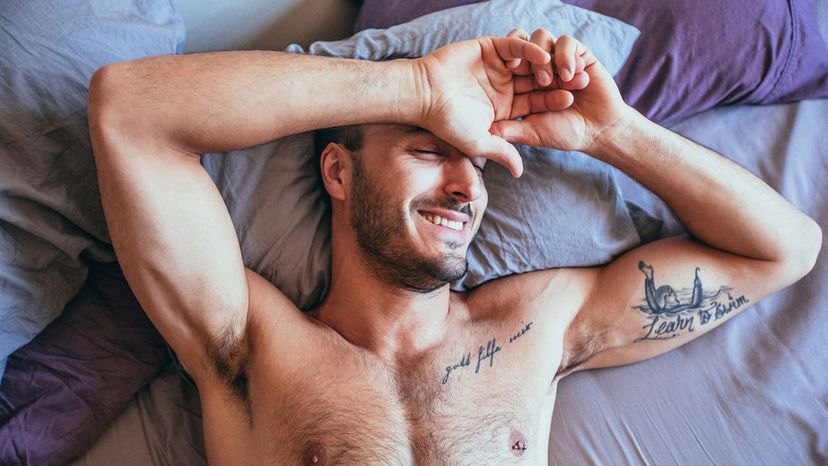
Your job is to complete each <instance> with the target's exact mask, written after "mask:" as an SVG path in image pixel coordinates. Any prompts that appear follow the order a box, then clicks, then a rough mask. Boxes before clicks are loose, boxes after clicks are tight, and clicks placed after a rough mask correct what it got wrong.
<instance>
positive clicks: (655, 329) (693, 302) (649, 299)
mask: <svg viewBox="0 0 828 466" xmlns="http://www.w3.org/2000/svg"><path fill="white" fill-rule="evenodd" d="M638 269H639V270H641V271H642V272H643V273H644V277H645V278H644V296H645V300H644V304H642V305H639V306H633V308H634V309H637V310H638V311H640V312H642V313H644V314H646V316H647V323H646V324H645V325H644V326H643V327H641V328H642V329H643V330H644V331H645V334H644V336H642V337H639V338H637V339H636V340H634V343H638V342H639V341H643V340H668V339H670V338H675V337H677V336H679V334H680V333H681V332H686V333H691V332H695V331H696V329H698V328H700V327H701V326H705V325H709V324H711V323H713V322H715V321H717V320H719V319H722V318H724V317H725V316H727V315H728V314H730V313H731V312H733V311H735V310H737V309H739V308H741V307H742V306H744V305H745V304H748V303H749V302H750V300H749V299H748V298H746V297H745V295H741V296H739V297H736V298H734V297H733V295H731V294H730V292H731V291H733V288H730V287H727V286H722V287H719V289H717V290H708V291H705V290H704V288H703V287H702V281H701V277H700V276H699V273H700V272H701V269H700V268H699V267H696V277H695V279H694V280H693V287H692V289H691V288H682V289H680V290H678V291H676V290H674V289H673V287H671V286H670V285H662V286H660V287H658V288H656V287H655V279H654V273H653V267H652V266H651V265H647V264H645V263H644V262H643V261H641V262H639V263H638ZM691 290H692V291H691ZM725 298H726V299H725Z"/></svg>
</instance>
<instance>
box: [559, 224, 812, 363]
mask: <svg viewBox="0 0 828 466" xmlns="http://www.w3.org/2000/svg"><path fill="white" fill-rule="evenodd" d="M802 275H804V272H803V271H802V267H800V264H797V262H796V261H794V260H791V261H786V262H775V261H764V260H757V259H751V258H747V257H743V256H739V255H735V254H731V253H728V252H725V251H722V250H719V249H715V248H712V247H709V246H706V245H704V244H702V243H700V242H698V241H696V240H694V239H692V238H691V237H689V236H682V237H673V238H667V239H663V240H660V241H656V242H653V243H650V244H647V245H644V246H641V247H639V248H636V249H634V250H632V251H630V252H628V253H626V254H624V255H623V256H621V257H619V258H618V259H616V260H615V261H613V262H612V263H610V264H609V265H607V266H606V267H604V268H596V269H593V271H592V274H591V279H590V280H591V286H590V287H589V292H588V296H587V298H586V299H585V300H584V304H583V306H582V307H581V308H580V309H579V310H578V312H577V314H576V315H575V316H574V319H573V321H572V322H571V324H570V326H569V328H568V330H567V332H566V337H565V348H566V351H568V354H569V356H570V357H569V358H568V360H567V361H565V363H564V366H562V368H561V369H562V372H567V371H571V370H580V369H592V368H599V367H610V366H617V365H621V364H628V363H633V362H637V361H641V360H645V359H648V358H652V357H655V356H658V355H660V354H662V353H664V352H666V351H669V350H671V349H673V348H676V347H678V346H680V345H682V344H684V343H687V342H689V341H691V340H693V339H695V338H697V337H699V336H701V335H703V334H704V333H706V332H708V331H710V330H712V329H713V328H716V327H717V326H719V325H721V324H722V323H724V322H726V321H727V320H728V319H730V318H732V317H733V316H734V315H736V314H738V313H740V312H742V311H743V310H745V309H747V308H748V307H750V306H751V305H752V304H754V303H756V302H758V301H759V300H761V299H762V298H764V297H766V296H768V295H770V294H772V293H774V292H776V291H778V290H780V289H782V288H784V287H786V286H788V285H790V284H792V283H794V282H795V281H797V280H798V279H799V278H801V277H802Z"/></svg>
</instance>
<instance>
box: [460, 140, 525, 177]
mask: <svg viewBox="0 0 828 466" xmlns="http://www.w3.org/2000/svg"><path fill="white" fill-rule="evenodd" d="M474 146H475V147H473V148H472V152H471V153H474V154H476V155H477V156H480V157H486V158H487V159H489V160H492V161H494V162H497V163H499V164H500V165H503V166H504V167H506V169H507V170H509V172H510V173H511V174H512V176H513V177H515V178H518V177H520V175H522V174H523V160H522V159H521V158H520V153H518V151H517V149H515V146H513V145H512V144H510V143H509V142H507V141H506V140H505V139H503V138H502V137H500V136H495V135H489V137H488V138H486V139H484V140H480V141H477V142H476V143H475V144H474Z"/></svg>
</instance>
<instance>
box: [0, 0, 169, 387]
mask: <svg viewBox="0 0 828 466" xmlns="http://www.w3.org/2000/svg"><path fill="white" fill-rule="evenodd" d="M2 11H3V13H2V15H0V50H2V51H3V52H2V54H0V102H2V105H0V293H2V296H0V372H2V366H3V365H5V360H6V357H7V356H8V355H9V354H10V353H11V352H13V351H14V350H15V349H17V348H19V347H20V346H21V345H23V344H24V343H26V342H27V341H29V340H30V339H31V338H32V337H34V335H35V334H37V333H38V332H40V331H41V330H43V328H44V327H46V325H47V324H48V323H49V322H50V321H51V320H52V319H54V318H55V317H56V316H57V315H58V314H59V313H60V311H61V309H63V307H64V306H65V305H66V303H67V302H68V301H69V300H70V299H71V298H72V297H73V296H74V295H75V294H76V293H77V292H78V290H79V289H80V288H81V285H82V284H83V282H84V280H85V279H86V275H87V267H86V265H85V261H88V260H96V261H114V260H115V255H114V253H113V251H112V247H111V245H110V244H109V235H108V233H107V230H106V223H105V222H104V217H103V213H102V209H101V203H100V195H99V192H98V182H97V177H96V174H95V165H94V161H93V157H92V149H91V145H90V142H89V130H88V128H87V122H86V105H87V89H88V85H89V80H90V78H91V77H92V73H94V71H95V70H96V69H97V68H99V67H100V66H102V65H104V64H106V63H111V62H115V61H122V60H131V59H135V58H138V57H143V56H147V55H160V54H168V53H174V52H176V51H178V50H180V48H181V46H182V44H183V40H184V29H183V24H182V22H181V18H180V17H179V16H178V13H177V12H176V11H175V8H174V7H173V5H172V3H171V1H170V0H110V1H106V2H100V1H95V0H61V1H57V0H27V1H25V2H3V7H2Z"/></svg>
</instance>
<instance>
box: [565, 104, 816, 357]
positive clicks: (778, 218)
mask: <svg viewBox="0 0 828 466" xmlns="http://www.w3.org/2000/svg"><path fill="white" fill-rule="evenodd" d="M589 153H590V155H592V156H594V157H596V158H598V159H600V160H603V161H605V162H608V163H610V164H612V165H614V166H615V167H617V168H619V169H621V170H622V171H624V172H625V173H627V174H629V175H630V176H631V177H633V178H634V179H636V180H637V181H639V182H640V183H642V184H643V185H644V186H646V187H647V188H649V189H650V190H652V191H653V192H654V193H655V194H657V195H658V196H659V197H661V198H662V199H664V201H665V202H666V203H667V204H668V205H669V206H670V208H671V209H673V211H674V212H675V213H676V215H677V216H678V217H679V219H680V220H681V221H682V222H683V223H684V225H685V226H686V227H687V229H688V230H689V232H690V235H685V236H683V237H675V238H668V239H664V240H661V241H656V242H653V243H650V244H647V245H644V246H641V247H639V248H636V249H634V250H632V251H630V252H628V253H626V254H624V255H623V256H621V257H620V258H618V259H616V260H615V261H614V262H612V263H610V264H609V265H607V266H606V267H603V268H598V269H593V271H592V273H591V274H587V277H588V278H587V280H590V283H591V284H590V287H589V289H590V290H591V291H590V292H589V294H588V296H587V299H586V300H585V302H584V305H583V306H582V307H581V309H580V310H579V311H578V313H577V314H576V316H575V318H574V320H573V321H572V323H571V325H570V327H569V329H568V331H567V336H566V348H567V354H566V355H565V356H566V360H565V361H564V362H563V363H562V366H561V370H560V373H566V372H567V371H569V370H573V369H576V368H578V369H590V368H598V367H608V366H616V365H620V364H627V363H632V362H636V361H640V360H644V359H648V358H651V357H654V356H657V355H659V354H662V353H664V352H666V351H668V350H670V349H673V348H675V347H677V346H679V345H682V344H684V343H686V342H688V341H690V340H692V339H694V338H697V337H698V336H700V335H702V334H704V333H706V332H708V331H710V330H712V329H713V328H715V327H717V326H718V325H720V324H722V323H724V322H726V321H727V320H728V319H730V318H731V317H733V316H734V315H736V314H738V313H739V312H741V311H743V310H745V309H746V308H748V307H749V306H751V305H752V304H754V303H756V302H758V301H759V300H761V299H762V298H764V297H766V296H768V295H770V294H773V293H775V292H776V291H778V290H781V289H782V288H785V287H787V286H789V285H791V284H793V283H794V282H796V281H797V280H799V279H800V278H802V277H803V276H805V275H806V274H807V273H808V272H809V271H810V270H811V269H812V268H813V266H814V263H815V261H816V258H817V255H818V253H819V251H820V248H821V244H822V233H821V229H820V227H819V225H818V224H817V223H816V222H814V221H813V220H812V219H811V218H809V217H808V216H806V215H805V214H803V213H802V212H800V211H799V210H798V209H797V208H796V207H794V206H793V205H791V204H790V203H789V202H788V201H786V200H785V199H784V198H783V197H782V196H781V195H780V194H779V193H777V192H776V191H774V190H773V189H772V188H771V187H770V186H768V185H767V184H765V183H764V182H763V181H762V180H760V179H759V178H757V177H756V176H754V175H753V174H751V173H750V172H749V171H747V170H745V169H744V168H742V167H740V166H739V165H737V164H736V163H734V162H732V161H730V160H729V159H727V158H725V157H723V156H721V155H719V154H717V153H715V152H713V151H712V150H709V149H707V148H704V147H702V146H700V145H698V144H695V143H694V142H692V141H690V140H688V139H685V138H683V137H682V136H680V135H678V134H675V133H673V132H671V131H669V130H667V129H665V128H662V127H660V126H658V125H656V124H655V123H652V122H650V121H649V120H647V119H646V118H644V117H643V116H641V115H640V114H638V113H637V112H635V111H633V110H630V111H629V116H628V117H626V120H625V122H624V124H621V125H618V126H617V127H615V128H612V129H609V130H608V131H606V132H605V133H604V134H603V135H602V136H601V137H599V138H598V140H597V141H596V144H595V145H594V146H593V148H591V150H590V151H589ZM582 363H583V364H582Z"/></svg>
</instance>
